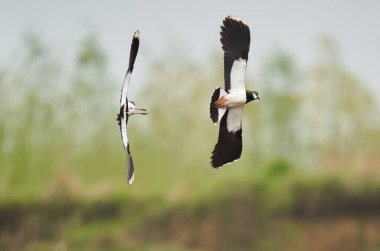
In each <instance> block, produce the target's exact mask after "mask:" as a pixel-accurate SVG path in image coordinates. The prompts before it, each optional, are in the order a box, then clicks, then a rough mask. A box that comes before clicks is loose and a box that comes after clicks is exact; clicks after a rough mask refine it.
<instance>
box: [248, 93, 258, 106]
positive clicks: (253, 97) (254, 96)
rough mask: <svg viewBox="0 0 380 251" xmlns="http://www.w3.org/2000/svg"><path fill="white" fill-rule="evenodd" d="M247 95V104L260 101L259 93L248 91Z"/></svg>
mask: <svg viewBox="0 0 380 251" xmlns="http://www.w3.org/2000/svg"><path fill="white" fill-rule="evenodd" d="M246 95H247V102H246V103H248V102H250V101H252V100H256V99H258V100H260V97H259V93H258V92H257V91H246Z"/></svg>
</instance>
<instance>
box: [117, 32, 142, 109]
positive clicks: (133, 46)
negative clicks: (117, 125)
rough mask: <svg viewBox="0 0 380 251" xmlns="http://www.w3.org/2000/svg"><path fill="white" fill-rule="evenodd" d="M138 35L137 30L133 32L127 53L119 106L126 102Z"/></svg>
mask: <svg viewBox="0 0 380 251" xmlns="http://www.w3.org/2000/svg"><path fill="white" fill-rule="evenodd" d="M139 36H140V35H139V31H136V32H135V33H134V34H133V38H132V44H131V51H130V54H129V64H128V69H127V72H126V74H125V77H124V81H123V87H122V88H121V97H120V107H122V106H123V105H124V104H125V103H126V98H127V91H128V86H129V81H130V80H131V75H132V71H133V65H134V63H135V60H136V56H137V52H138V51H139V45H140V38H139ZM127 111H128V110H127Z"/></svg>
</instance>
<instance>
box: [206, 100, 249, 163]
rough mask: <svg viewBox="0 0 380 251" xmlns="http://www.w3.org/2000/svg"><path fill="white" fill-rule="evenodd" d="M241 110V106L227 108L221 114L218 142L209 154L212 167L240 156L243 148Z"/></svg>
mask: <svg viewBox="0 0 380 251" xmlns="http://www.w3.org/2000/svg"><path fill="white" fill-rule="evenodd" d="M242 110H243V107H234V108H228V109H227V111H226V113H225V114H224V115H223V117H222V120H221V121H220V126H219V136H218V142H217V143H216V145H215V147H214V150H213V152H212V156H211V166H212V167H213V168H219V167H221V166H223V165H225V164H228V163H231V162H233V161H235V160H237V159H239V158H240V156H241V152H242V149H243V139H242V128H241V114H242ZM239 114H240V115H239Z"/></svg>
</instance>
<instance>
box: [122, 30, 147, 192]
mask: <svg viewBox="0 0 380 251" xmlns="http://www.w3.org/2000/svg"><path fill="white" fill-rule="evenodd" d="M139 44H140V40H139V31H136V32H135V33H134V34H133V38H132V44H131V52H130V55H129V65H128V70H127V73H126V74H125V77H124V82H123V87H122V89H121V97H120V112H119V114H118V115H117V119H116V120H117V121H118V124H119V126H120V132H121V139H122V140H123V145H124V149H125V153H126V157H127V177H128V184H129V185H132V183H133V180H134V178H135V175H134V168H133V161H132V156H131V151H130V148H129V141H128V136H127V123H128V118H129V117H130V116H132V115H133V114H148V112H147V111H146V109H141V108H140V109H139V108H136V107H135V103H134V102H133V101H129V100H128V97H127V91H128V85H129V81H130V80H131V74H132V71H133V64H134V63H135V60H136V56H137V52H138V50H139Z"/></svg>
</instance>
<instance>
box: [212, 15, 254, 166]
mask: <svg viewBox="0 0 380 251" xmlns="http://www.w3.org/2000/svg"><path fill="white" fill-rule="evenodd" d="M220 36H221V38H220V41H221V43H222V49H223V51H224V88H225V89H224V90H223V89H221V88H220V87H219V88H216V89H215V91H214V93H213V95H212V97H211V103H210V117H211V120H212V122H213V123H218V122H219V121H220V126H219V137H218V142H217V143H216V145H215V148H214V150H213V152H212V156H211V166H212V167H213V168H219V167H221V166H223V165H225V164H228V163H231V162H233V161H234V160H237V159H239V158H240V156H241V152H242V149H243V144H242V113H243V107H244V105H245V104H246V103H248V102H251V101H252V100H255V99H260V98H259V95H258V93H257V91H247V90H246V89H245V83H244V77H245V71H246V68H247V61H248V52H249V46H250V42H251V34H250V30H249V27H248V25H247V24H245V23H244V22H243V21H241V20H239V19H236V18H233V17H231V16H228V17H226V18H225V19H224V20H223V25H222V26H221V32H220Z"/></svg>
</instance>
